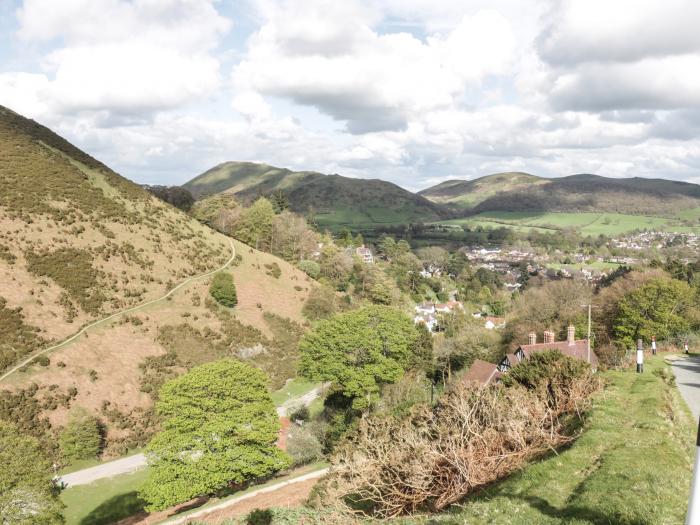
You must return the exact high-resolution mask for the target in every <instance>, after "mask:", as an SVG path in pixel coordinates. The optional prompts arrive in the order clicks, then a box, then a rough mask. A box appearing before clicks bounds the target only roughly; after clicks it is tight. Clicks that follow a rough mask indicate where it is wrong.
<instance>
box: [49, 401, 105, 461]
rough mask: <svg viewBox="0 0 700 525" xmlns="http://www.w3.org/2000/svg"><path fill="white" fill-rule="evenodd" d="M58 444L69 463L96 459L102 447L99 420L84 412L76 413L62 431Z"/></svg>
mask: <svg viewBox="0 0 700 525" xmlns="http://www.w3.org/2000/svg"><path fill="white" fill-rule="evenodd" d="M58 443H59V447H60V450H61V456H62V457H63V458H64V459H65V460H67V461H68V462H73V461H78V460H81V459H95V458H96V457H97V455H98V454H99V453H100V447H101V445H102V433H101V431H100V424H99V422H98V421H97V418H95V417H94V416H91V415H89V414H88V413H87V412H85V411H83V410H81V411H78V412H76V413H75V414H74V415H73V416H72V417H71V419H70V421H69V422H68V424H67V425H66V426H65V428H64V429H63V430H62V431H61V433H60V435H59V438H58Z"/></svg>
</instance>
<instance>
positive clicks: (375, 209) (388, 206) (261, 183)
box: [184, 162, 448, 227]
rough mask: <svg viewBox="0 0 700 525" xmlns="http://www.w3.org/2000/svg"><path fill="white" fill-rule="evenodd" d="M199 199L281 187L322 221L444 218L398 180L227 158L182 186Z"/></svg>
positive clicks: (246, 197)
mask: <svg viewBox="0 0 700 525" xmlns="http://www.w3.org/2000/svg"><path fill="white" fill-rule="evenodd" d="M184 187H185V188H187V189H188V190H190V191H191V192H192V194H193V195H194V196H195V197H196V198H198V199H201V198H204V197H207V196H210V195H214V194H216V193H220V192H230V193H233V194H235V195H236V196H237V197H238V198H239V199H241V200H243V201H251V200H254V199H255V198H256V197H258V196H260V195H269V194H271V193H273V192H276V191H280V190H281V191H283V192H284V194H285V195H286V196H287V198H288V200H289V203H290V208H291V209H292V210H293V211H296V212H299V213H303V214H312V215H313V216H314V218H315V220H316V222H317V223H319V224H320V225H322V226H329V227H333V226H342V225H372V224H397V223H408V222H418V221H423V222H428V221H434V220H439V219H440V218H446V217H447V216H448V213H447V212H446V211H445V209H444V208H443V207H442V206H441V205H440V204H436V203H433V202H431V201H429V200H428V199H426V198H424V197H422V196H420V195H415V194H413V193H411V192H409V191H407V190H404V189H403V188H400V187H399V186H397V185H396V184H393V183H391V182H386V181H382V180H378V179H353V178H349V177H342V176H340V175H324V174H322V173H317V172H312V171H297V172H295V171H291V170H288V169H283V168H275V167H273V166H268V165H266V164H257V163H252V162H225V163H223V164H219V165H218V166H215V167H214V168H212V169H210V170H208V171H206V172H204V173H203V174H201V175H199V176H198V177H195V178H194V179H192V180H191V181H189V182H188V183H186V184H185V185H184Z"/></svg>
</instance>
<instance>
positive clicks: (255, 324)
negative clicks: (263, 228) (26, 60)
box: [0, 107, 313, 453]
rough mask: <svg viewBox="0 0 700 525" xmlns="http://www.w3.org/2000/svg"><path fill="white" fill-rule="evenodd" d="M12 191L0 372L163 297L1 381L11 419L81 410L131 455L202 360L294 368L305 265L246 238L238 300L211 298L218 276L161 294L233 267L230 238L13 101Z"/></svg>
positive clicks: (0, 198)
mask: <svg viewBox="0 0 700 525" xmlns="http://www.w3.org/2000/svg"><path fill="white" fill-rule="evenodd" d="M0 188H2V191H1V192H0V333H2V338H1V339H0V375H2V373H1V371H2V369H5V370H7V369H9V368H10V367H12V365H13V364H14V363H17V362H18V361H21V360H22V358H24V357H26V356H31V355H33V354H34V353H35V352H37V351H40V350H41V349H43V348H48V347H51V346H53V345H54V344H56V343H58V342H60V341H62V340H63V339H66V338H67V337H69V336H71V335H72V334H75V333H77V332H79V331H80V329H81V327H82V326H85V325H88V324H91V323H93V322H94V321H96V320H100V319H103V318H105V317H107V316H109V315H111V314H113V313H115V312H120V311H122V310H124V309H126V308H131V307H138V306H139V305H143V304H145V303H150V302H151V301H154V300H155V302H153V303H151V304H148V306H146V307H143V308H140V307H139V308H137V309H136V310H133V311H130V312H129V313H128V314H125V315H117V316H116V317H114V318H113V319H110V320H109V322H106V323H102V324H99V325H97V326H95V327H94V328H91V329H89V330H88V331H87V332H86V333H85V334H83V335H81V336H79V337H78V338H76V339H75V340H73V341H71V342H70V343H69V344H66V345H64V346H61V347H59V348H57V349H55V350H52V351H51V352H50V353H48V354H46V355H45V357H42V359H38V360H36V362H34V363H33V364H31V365H29V366H26V367H23V368H22V369H20V370H19V371H17V372H16V373H13V374H12V375H11V376H9V377H7V378H6V379H5V380H3V381H2V383H0V418H3V419H10V420H13V421H15V422H16V423H17V424H18V425H19V426H20V427H21V428H22V429H24V430H26V431H28V432H30V433H33V434H35V435H37V436H38V437H41V438H46V436H48V435H50V434H51V432H52V431H56V430H57V429H59V428H60V426H61V425H63V424H64V423H65V421H66V418H67V417H68V415H69V413H70V412H71V411H72V410H74V409H76V408H77V407H82V408H85V409H88V410H89V411H90V412H92V413H94V414H96V415H98V416H99V417H100V418H101V420H102V422H103V423H104V424H105V425H106V427H107V429H108V432H107V446H108V451H109V452H110V453H119V452H121V451H122V450H123V448H124V447H125V446H127V445H132V444H139V443H142V442H143V441H144V439H145V438H146V436H147V435H148V433H149V432H150V431H152V430H153V428H154V427H153V424H152V421H151V420H150V418H151V416H152V413H151V410H150V407H151V406H152V400H153V396H154V395H155V392H156V390H157V386H158V385H159V384H160V382H162V380H164V378H166V377H170V376H171V375H173V374H176V373H179V372H181V371H182V370H184V369H186V368H188V367H189V366H192V365H193V364H196V363H200V362H204V361H207V360H210V359H215V358H219V357H222V356H226V355H228V356H233V355H237V356H239V357H241V358H245V359H250V360H252V361H253V362H255V363H256V364H258V365H260V366H261V367H262V368H265V369H266V370H268V372H269V373H270V375H271V377H272V382H273V386H279V385H280V384H281V383H282V382H283V381H284V380H285V379H286V378H288V377H290V376H291V375H293V374H294V366H295V365H294V359H295V354H294V353H293V352H292V348H295V344H294V343H295V337H296V338H298V337H299V335H300V334H301V332H302V331H303V327H302V325H301V323H303V322H304V321H303V318H302V316H301V308H302V306H303V304H304V302H305V300H306V298H307V297H308V292H309V290H310V288H311V286H312V284H313V283H312V282H311V281H310V280H309V279H308V277H306V275H305V274H303V273H302V272H300V271H298V270H297V269H296V268H294V267H292V266H290V265H288V264H287V263H285V262H284V261H281V260H279V259H277V258H275V257H273V256H271V255H268V254H264V253H260V252H256V251H255V250H252V249H251V248H249V247H247V246H245V245H243V244H241V243H237V242H236V243H234V245H235V248H236V249H235V251H236V259H235V261H234V263H233V264H234V266H232V267H230V268H229V269H228V271H230V272H231V273H232V274H233V275H234V279H235V281H236V284H237V287H238V296H239V305H238V306H237V307H236V308H235V309H225V308H222V307H218V306H217V305H216V304H215V303H213V302H212V301H211V299H210V298H209V296H208V284H209V281H210V279H211V277H206V276H205V277H202V278H195V279H194V280H192V281H190V282H188V283H187V284H186V285H184V286H182V287H181V288H179V289H177V290H176V291H175V292H174V293H173V294H171V295H170V296H169V297H167V298H163V296H164V294H166V293H167V292H168V291H169V290H171V289H172V288H173V287H175V286H177V285H178V284H179V283H182V282H183V281H185V280H186V279H188V278H190V277H197V276H201V275H204V274H206V273H207V272H210V271H211V270H214V269H217V268H219V267H221V266H222V265H224V264H225V263H226V262H227V261H228V260H229V259H230V258H231V256H232V244H231V240H230V239H228V238H226V237H224V236H223V235H220V234H218V233H216V232H214V231H213V230H211V229H209V228H208V227H206V226H204V225H202V224H201V223H199V222H198V221H196V220H194V219H193V218H191V217H189V216H188V215H186V214H184V213H182V212H180V211H178V210H176V209H175V208H173V207H171V206H169V205H167V204H164V203H162V202H160V201H158V200H157V199H155V198H154V197H152V196H150V195H149V194H148V193H147V192H145V191H144V190H143V189H141V188H140V187H139V186H137V185H135V184H133V183H131V182H129V181H128V180H126V179H124V178H122V177H120V176H119V175H117V174H116V173H114V172H113V171H111V170H110V169H109V168H107V167H106V166H104V165H103V164H101V163H100V162H98V161H97V160H95V159H93V158H92V157H90V156H89V155H87V154H85V153H84V152H82V151H80V150H78V149H77V148H75V147H74V146H72V145H71V144H69V143H68V142H67V141H65V140H64V139H62V138H61V137H59V136H58V135H56V134H54V133H53V132H51V131H50V130H49V129H47V128H45V127H43V126H41V125H39V124H37V123H35V122H33V121H31V120H28V119H25V118H23V117H21V116H20V115H17V114H16V113H13V112H12V111H10V110H8V109H6V108H3V107H0ZM275 265H276V266H277V267H279V270H280V271H279V275H278V272H277V271H271V270H270V268H274V267H275ZM272 312H274V314H273V313H272ZM45 443H46V444H47V445H48V446H51V444H52V443H53V445H54V446H55V440H53V441H52V440H49V439H47V440H46V441H45Z"/></svg>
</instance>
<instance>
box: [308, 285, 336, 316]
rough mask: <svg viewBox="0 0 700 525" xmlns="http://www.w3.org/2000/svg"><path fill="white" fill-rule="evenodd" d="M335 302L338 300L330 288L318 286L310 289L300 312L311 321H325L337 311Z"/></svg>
mask: <svg viewBox="0 0 700 525" xmlns="http://www.w3.org/2000/svg"><path fill="white" fill-rule="evenodd" d="M337 302H338V298H337V296H336V294H335V291H334V290H333V289H332V288H329V287H328V286H318V287H316V288H312V289H311V293H310V294H309V298H308V299H307V300H306V303H304V307H303V308H302V310H301V311H302V313H303V314H304V316H305V317H306V318H308V319H310V320H312V321H316V320H318V319H326V318H328V317H330V316H332V315H333V314H335V313H336V312H337V311H338V307H337Z"/></svg>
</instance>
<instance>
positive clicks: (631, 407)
mask: <svg viewBox="0 0 700 525" xmlns="http://www.w3.org/2000/svg"><path fill="white" fill-rule="evenodd" d="M645 367H646V369H645V373H644V374H636V373H634V370H632V369H629V370H624V371H610V372H605V373H604V377H605V379H606V380H607V381H608V386H607V388H606V389H605V391H604V392H603V393H602V394H600V395H599V396H598V398H597V400H596V401H595V404H594V408H593V410H592V411H591V414H590V418H589V419H588V421H587V422H586V425H585V432H584V434H583V435H582V436H581V437H580V438H579V439H578V440H577V441H576V442H574V443H573V444H572V445H571V446H570V447H569V448H568V449H565V450H563V451H560V453H559V454H552V455H551V456H550V457H548V458H547V459H545V460H543V461H540V462H538V463H536V464H533V465H531V466H529V467H528V468H526V469H524V470H523V471H521V472H520V473H518V474H516V475H514V476H512V477H510V478H508V479H507V480H505V481H503V482H501V483H498V484H496V485H494V486H492V487H490V488H488V489H486V490H484V491H483V492H481V493H479V494H477V495H475V496H473V497H471V498H469V499H468V500H467V501H466V502H465V503H464V504H463V505H461V506H459V507H455V509H454V510H453V511H452V512H449V513H446V514H443V515H439V516H431V517H430V518H429V519H428V518H417V519H412V520H403V521H402V523H404V524H408V523H413V524H427V523H430V524H455V525H456V524H463V523H469V524H470V525H472V524H473V525H477V524H526V525H529V524H532V525H540V524H559V523H567V524H608V523H611V524H612V523H618V524H629V525H633V524H634V525H642V524H649V525H652V524H671V523H679V524H680V523H683V520H684V516H685V510H686V506H687V498H688V493H689V488H690V476H691V470H692V461H693V454H694V448H695V447H694V442H695V425H694V423H693V421H692V417H691V416H690V412H689V410H688V408H687V406H686V405H685V403H684V402H683V401H682V399H681V398H680V395H679V393H678V390H677V389H676V387H675V386H674V384H673V375H672V372H671V371H670V367H669V366H668V365H666V364H665V363H664V362H663V359H662V357H660V356H658V357H655V358H652V359H649V360H648V361H647V363H646V364H645Z"/></svg>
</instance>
